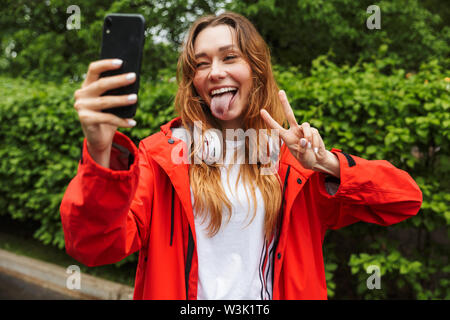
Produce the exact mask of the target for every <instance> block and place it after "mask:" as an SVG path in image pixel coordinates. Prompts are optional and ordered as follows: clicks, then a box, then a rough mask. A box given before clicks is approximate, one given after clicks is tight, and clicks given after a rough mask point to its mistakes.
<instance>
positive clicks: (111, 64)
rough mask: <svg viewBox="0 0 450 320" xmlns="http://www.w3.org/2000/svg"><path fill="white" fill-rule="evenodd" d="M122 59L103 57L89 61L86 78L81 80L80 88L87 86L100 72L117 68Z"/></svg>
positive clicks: (95, 79) (98, 76)
mask: <svg viewBox="0 0 450 320" xmlns="http://www.w3.org/2000/svg"><path fill="white" fill-rule="evenodd" d="M122 63H123V61H122V60H120V59H103V60H97V61H94V62H91V64H90V65H89V68H88V72H87V74H86V79H85V80H84V82H83V85H82V86H81V87H82V88H84V87H87V86H89V85H90V84H91V83H93V82H95V81H97V80H98V78H100V74H102V73H103V72H105V71H108V70H115V69H119V68H120V67H121V66H122Z"/></svg>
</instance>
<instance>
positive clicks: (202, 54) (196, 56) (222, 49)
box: [194, 44, 237, 59]
mask: <svg viewBox="0 0 450 320" xmlns="http://www.w3.org/2000/svg"><path fill="white" fill-rule="evenodd" d="M228 49H236V50H237V48H236V47H235V46H234V45H232V44H230V45H227V46H223V47H220V48H219V50H218V51H219V52H222V51H225V50H228ZM204 56H206V53H204V52H200V53H197V54H196V55H195V56H194V57H195V59H198V58H200V57H204Z"/></svg>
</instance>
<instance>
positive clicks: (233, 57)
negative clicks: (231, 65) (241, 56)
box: [225, 56, 237, 60]
mask: <svg viewBox="0 0 450 320" xmlns="http://www.w3.org/2000/svg"><path fill="white" fill-rule="evenodd" d="M235 58H237V56H228V57H226V58H225V60H228V59H235Z"/></svg>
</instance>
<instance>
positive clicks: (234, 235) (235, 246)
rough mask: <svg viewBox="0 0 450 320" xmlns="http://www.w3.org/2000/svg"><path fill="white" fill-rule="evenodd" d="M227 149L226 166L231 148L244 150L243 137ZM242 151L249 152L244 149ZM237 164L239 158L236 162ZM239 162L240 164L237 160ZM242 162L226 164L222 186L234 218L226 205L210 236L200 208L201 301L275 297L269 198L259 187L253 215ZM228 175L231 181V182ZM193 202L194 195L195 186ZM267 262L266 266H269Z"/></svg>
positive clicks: (198, 236)
mask: <svg viewBox="0 0 450 320" xmlns="http://www.w3.org/2000/svg"><path fill="white" fill-rule="evenodd" d="M225 142H226V143H225V145H226V148H227V155H226V160H225V161H224V162H225V164H226V163H229V160H230V157H231V156H233V152H230V151H232V150H237V148H244V149H245V145H244V140H239V141H236V142H235V141H229V140H225ZM242 155H244V154H243V153H242ZM235 162H237V161H235ZM238 163H239V162H238ZM239 167H240V165H239V164H234V165H233V164H231V165H228V167H225V168H221V173H222V185H223V188H224V191H225V193H226V195H227V197H228V199H229V200H230V202H231V204H232V213H231V220H230V221H229V222H228V218H229V212H228V209H227V208H226V207H225V206H224V208H225V209H224V213H223V215H222V225H221V228H220V229H219V231H218V233H217V234H215V235H214V236H213V237H209V236H208V230H207V227H208V219H206V220H205V222H204V223H203V224H202V220H203V219H202V217H199V216H198V215H197V214H196V212H194V216H195V229H196V236H197V254H198V276H199V281H198V293H197V298H198V299H199V300H203V299H208V300H219V299H224V300H235V299H236V300H238V299H239V300H266V299H271V298H272V283H271V281H272V279H271V272H272V269H271V268H272V266H271V265H272V257H271V252H270V251H271V249H272V248H271V246H272V245H273V243H272V244H269V247H268V246H267V245H266V242H265V241H264V214H265V210H264V200H263V198H262V196H261V192H260V190H259V189H258V188H257V189H256V190H255V195H256V200H257V209H256V216H255V218H254V219H253V221H252V222H251V223H250V224H249V222H250V221H251V219H252V218H253V205H254V204H253V200H252V195H251V191H250V189H247V194H248V200H247V196H246V193H245V189H244V185H243V183H242V182H243V179H242V177H241V179H240V181H239V185H238V188H237V189H236V187H235V184H236V180H237V176H238V173H239ZM227 173H228V174H229V184H228V182H227ZM191 200H192V204H194V195H193V193H192V189H191ZM264 261H266V264H265V265H264Z"/></svg>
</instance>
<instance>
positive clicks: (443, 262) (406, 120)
mask: <svg viewBox="0 0 450 320" xmlns="http://www.w3.org/2000/svg"><path fill="white" fill-rule="evenodd" d="M381 49H382V51H383V48H381ZM274 70H275V75H276V78H277V80H278V83H279V86H280V89H284V90H285V91H286V93H287V96H288V99H289V101H290V103H291V106H292V107H293V109H294V112H295V115H296V118H297V120H298V122H299V123H301V122H303V121H308V122H310V123H311V124H312V125H313V126H315V127H317V128H318V129H319V131H320V132H321V134H322V136H323V138H324V141H325V144H326V146H327V147H328V148H331V147H336V148H341V149H342V150H345V151H346V152H348V153H351V154H355V155H358V156H361V157H364V158H367V159H386V160H388V161H390V162H392V163H393V164H394V165H396V166H397V167H399V168H401V169H404V170H406V171H408V172H409V173H410V174H411V176H412V177H413V178H414V179H415V181H416V182H417V183H418V185H419V186H420V188H421V190H422V192H423V197H424V202H423V205H422V208H421V210H420V212H419V214H418V215H417V216H415V217H413V218H411V219H409V220H407V221H405V222H403V223H400V224H398V225H395V226H391V227H389V228H383V227H379V226H376V225H369V224H363V223H357V224H355V225H353V226H350V227H347V228H344V229H342V230H338V231H332V232H330V233H329V234H327V236H326V238H325V244H324V256H325V262H326V277H327V285H328V291H329V297H330V298H339V299H342V298H350V299H351V298H357V299H361V298H364V299H371V298H411V299H416V298H418V299H432V298H438V299H439V298H440V299H444V298H446V299H448V298H450V290H449V285H448V284H449V280H447V279H448V273H449V271H450V265H449V262H448V253H447V250H446V249H448V235H449V230H450V229H449V224H450V205H449V202H450V194H449V181H448V177H449V171H450V165H449V163H450V162H449V147H450V146H449V135H450V129H449V127H450V113H449V112H448V111H449V110H448V109H449V106H450V98H449V90H450V82H449V81H450V79H448V78H446V75H445V70H443V69H442V67H441V66H440V64H439V63H438V61H431V62H429V63H426V64H423V65H422V66H421V69H420V70H419V71H418V72H417V73H416V74H407V73H405V71H404V70H402V69H401V66H399V65H398V62H397V61H396V60H395V59H393V58H389V57H382V58H378V59H377V60H375V61H374V62H373V63H357V64H355V65H353V66H343V67H338V66H336V65H335V64H333V63H331V62H330V60H329V59H328V58H327V57H325V56H322V57H319V58H318V59H316V60H315V61H314V62H313V67H312V69H311V70H310V75H308V76H306V75H302V74H301V72H300V70H298V69H297V68H295V67H290V68H282V67H280V66H274ZM79 86H80V83H78V82H70V81H63V82H62V83H51V82H49V83H39V82H31V81H25V80H21V79H12V78H6V77H0V94H1V96H2V97H3V99H2V100H1V101H0V122H1V125H2V130H1V133H0V140H1V141H2V143H1V146H0V192H1V194H2V197H1V198H0V215H9V216H11V217H12V218H13V219H17V220H22V221H25V220H34V221H36V222H39V223H40V227H39V228H38V229H37V230H36V231H35V233H34V237H35V238H36V239H39V240H40V241H42V242H43V243H45V244H48V245H53V246H57V247H58V248H60V249H63V248H64V237H63V232H62V227H61V222H60V216H59V205H60V202H61V199H62V196H63V194H64V191H65V189H66V187H67V185H68V183H69V181H70V180H71V178H72V177H73V176H74V175H75V172H76V169H77V165H78V160H79V158H80V152H81V144H82V139H83V137H82V131H81V128H80V125H79V122H78V117H77V114H76V111H75V110H74V108H73V102H74V101H73V93H74V91H75V90H76V89H78V88H79ZM176 88H177V86H176V83H175V78H174V75H173V74H171V73H170V72H166V73H164V72H162V73H161V74H160V79H159V80H158V81H156V82H154V83H142V84H141V92H140V96H139V101H140V105H139V109H138V112H137V115H136V120H137V123H138V125H137V127H135V128H133V129H124V130H121V131H122V132H124V133H126V134H127V135H128V136H130V137H131V138H132V140H133V141H134V142H135V143H136V145H137V144H138V142H139V140H141V139H143V138H144V137H146V136H148V135H150V134H152V133H154V132H156V131H158V130H159V126H160V125H162V124H163V123H165V122H167V121H168V120H169V119H171V118H172V117H173V116H174V114H173V101H174V94H175V92H176ZM130 260H135V256H132V257H131V258H129V259H125V260H124V261H130ZM122 263H123V262H122ZM373 264H375V265H378V266H379V267H380V270H381V285H382V290H369V289H367V287H366V279H367V278H368V277H369V276H370V275H369V274H367V272H366V269H367V267H368V266H369V265H373ZM118 265H119V266H120V263H119V264H118Z"/></svg>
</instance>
